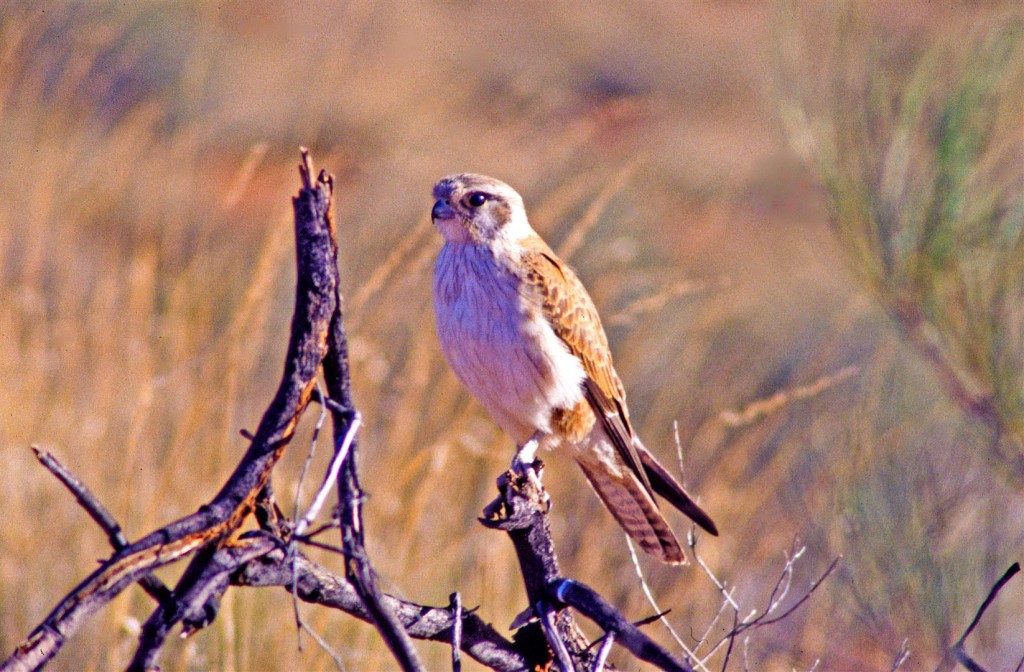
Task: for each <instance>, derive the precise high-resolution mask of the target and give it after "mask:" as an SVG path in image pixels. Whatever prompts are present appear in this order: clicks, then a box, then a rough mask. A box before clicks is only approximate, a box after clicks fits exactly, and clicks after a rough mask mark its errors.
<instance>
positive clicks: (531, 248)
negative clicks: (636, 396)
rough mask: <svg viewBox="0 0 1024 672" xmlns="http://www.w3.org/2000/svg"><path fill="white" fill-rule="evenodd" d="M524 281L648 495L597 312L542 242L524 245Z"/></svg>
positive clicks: (623, 394)
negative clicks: (580, 366)
mask: <svg viewBox="0 0 1024 672" xmlns="http://www.w3.org/2000/svg"><path fill="white" fill-rule="evenodd" d="M522 245H523V250H524V252H523V255H522V263H523V267H524V268H525V269H526V270H525V273H524V277H523V281H524V282H526V283H527V284H530V285H532V286H534V287H535V288H536V290H537V292H538V293H539V295H540V297H541V305H542V310H543V311H544V316H545V317H546V318H547V320H548V322H549V323H550V324H551V326H552V328H553V329H554V330H555V334H557V335H558V337H559V338H561V339H562V341H564V342H565V344H566V345H567V346H569V350H570V351H571V352H572V353H573V354H574V355H576V356H577V357H579V358H580V361H581V362H582V363H583V370H584V371H586V373H587V380H586V381H585V382H584V387H585V390H586V395H587V400H588V401H589V402H590V405H591V407H592V408H593V409H594V412H595V413H596V414H597V417H598V419H599V420H600V421H601V424H602V426H603V427H604V429H605V432H606V433H607V434H608V437H609V438H610V439H611V440H612V443H614V444H615V447H616V448H617V449H618V452H619V454H620V455H621V456H622V459H623V461H624V462H625V463H626V465H628V466H629V468H630V470H631V471H632V472H633V473H634V474H636V476H637V478H638V479H639V480H640V482H641V483H642V484H643V486H644V488H646V490H647V492H648V493H649V494H650V495H652V497H653V494H654V491H653V490H652V489H651V483H650V481H649V480H648V479H647V472H646V470H645V469H644V467H643V464H642V463H641V461H640V456H639V455H638V454H637V451H636V448H634V446H633V428H632V427H630V425H629V412H628V411H627V410H626V390H625V388H624V387H623V386H622V381H621V380H619V376H618V374H617V373H615V367H614V366H613V365H612V355H611V350H610V349H609V348H608V338H607V337H606V336H605V333H604V328H603V327H602V326H601V318H600V317H599V316H598V314H597V307H596V306H594V302H593V300H591V298H590V295H589V294H587V290H586V289H585V288H584V287H583V283H582V282H580V279H579V278H577V277H576V274H575V273H573V271H572V269H570V268H569V267H568V266H566V265H565V264H563V263H562V262H561V261H560V260H559V259H558V257H557V256H555V253H554V252H552V251H551V248H550V247H548V246H547V244H546V243H545V242H544V241H542V240H541V239H540V238H528V239H526V240H524V241H522Z"/></svg>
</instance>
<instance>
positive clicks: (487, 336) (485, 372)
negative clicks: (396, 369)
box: [431, 174, 718, 563]
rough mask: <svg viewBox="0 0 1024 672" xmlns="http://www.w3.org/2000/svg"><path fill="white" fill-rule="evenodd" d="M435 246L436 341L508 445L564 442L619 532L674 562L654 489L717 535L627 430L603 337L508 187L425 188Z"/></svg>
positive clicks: (524, 459) (592, 312)
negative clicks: (430, 194) (430, 196)
mask: <svg viewBox="0 0 1024 672" xmlns="http://www.w3.org/2000/svg"><path fill="white" fill-rule="evenodd" d="M434 198H435V199H436V202H435V203H434V209H433V211H432V213H431V214H432V218H433V220H434V224H435V225H436V226H437V228H438V229H440V231H441V233H442V234H444V237H445V244H444V248H443V249H442V250H441V253H440V255H439V256H438V258H437V264H436V266H435V267H434V310H435V313H436V315H437V331H438V335H439V337H440V340H441V347H442V349H443V350H444V353H445V356H446V357H447V359H448V362H449V364H451V367H452V369H453V370H454V371H455V374H456V376H458V378H459V380H461V381H462V383H463V384H464V385H465V386H466V387H467V388H468V389H469V391H470V392H471V393H472V394H473V396H475V397H476V398H477V399H478V400H479V401H480V403H481V404H483V406H484V408H486V409H487V410H488V411H489V412H490V414H491V416H492V417H493V418H494V420H495V422H497V423H498V425H499V426H501V428H502V429H503V430H504V431H505V432H507V433H508V434H509V435H510V436H511V437H512V438H513V439H514V440H515V441H516V444H517V445H518V446H519V451H518V453H517V455H516V459H515V460H513V468H514V469H517V470H520V471H523V470H528V469H530V467H531V465H532V464H533V460H534V455H535V453H536V451H537V449H538V448H539V447H545V448H555V447H561V448H567V449H569V450H571V451H572V456H573V457H574V458H575V460H576V462H577V463H578V464H579V465H580V467H581V468H582V469H583V473H584V474H585V475H586V477H587V480H588V481H590V484H591V485H592V486H593V487H594V490H596V491H597V494H598V495H599V496H600V498H601V501H603V502H604V504H605V506H606V507H608V510H609V511H610V512H611V514H612V515H613V516H614V517H615V520H617V521H618V522H619V525H621V526H622V529H624V530H625V531H626V533H627V534H629V536H630V537H632V538H633V539H635V540H636V541H637V543H639V544H640V546H641V548H643V549H644V550H645V551H647V552H648V553H650V554H652V555H654V556H657V557H658V558H660V559H661V560H663V561H665V562H668V563H683V562H685V560H686V557H685V555H684V553H683V549H682V546H681V545H680V544H679V541H678V539H676V536H675V534H673V533H672V530H671V528H669V526H668V523H667V522H666V521H665V518H664V516H662V514H661V511H660V510H659V509H658V505H657V503H656V502H655V500H654V493H657V494H659V495H661V496H662V497H664V498H665V499H666V500H668V501H669V502H670V503H671V504H672V505H673V506H675V507H676V508H677V509H679V510H680V511H682V512H683V513H685V514H686V515H687V516H689V517H690V518H691V519H693V521H694V522H695V523H697V524H698V525H700V526H701V527H702V528H704V529H705V530H707V531H708V532H710V533H711V534H714V535H717V534H718V530H717V528H716V527H715V524H714V522H712V520H711V518H710V517H709V516H708V515H707V514H706V513H704V511H703V510H702V509H701V508H700V507H699V506H697V504H696V503H695V502H694V501H693V499H691V498H690V496H689V495H688V494H687V493H686V491H685V490H684V489H683V488H682V486H681V485H679V483H678V482H677V481H676V480H675V479H674V478H673V477H672V475H671V474H670V473H669V472H668V471H667V470H666V469H665V468H664V467H663V466H661V464H659V463H658V461H657V460H655V459H654V456H653V455H651V453H650V452H648V451H647V449H646V448H645V447H644V445H643V443H641V441H640V438H639V437H638V436H637V435H636V434H635V433H634V432H633V428H632V427H631V426H630V423H629V411H628V409H627V408H626V393H625V390H624V389H623V386H622V381H620V380H619V376H618V374H616V373H615V368H614V366H612V356H611V351H610V350H609V349H608V339H607V337H606V336H605V333H604V329H603V328H602V327H601V320H600V318H599V317H598V314H597V309H596V308H595V307H594V302H593V301H592V300H591V298H590V295H589V294H587V291H586V289H584V287H583V283H581V282H580V280H579V278H577V277H576V274H575V273H574V272H573V271H572V269H571V268H569V267H568V266H567V265H566V264H565V263H563V262H562V261H561V260H560V259H559V258H558V257H557V256H556V255H555V253H554V252H552V251H551V248H550V247H548V246H547V244H546V243H545V242H544V241H543V240H541V238H540V236H538V235H537V233H536V232H535V231H534V230H533V229H532V228H531V227H530V224H529V222H528V221H527V218H526V209H525V207H524V206H523V199H522V198H521V197H520V196H519V194H518V193H516V191H515V190H514V189H512V188H511V187H510V186H508V185H507V184H505V183H503V182H500V181H498V180H495V179H493V178H490V177H485V176H483V175H474V174H460V175H451V176H449V177H446V178H444V179H442V180H441V181H440V182H438V183H437V185H436V186H435V187H434Z"/></svg>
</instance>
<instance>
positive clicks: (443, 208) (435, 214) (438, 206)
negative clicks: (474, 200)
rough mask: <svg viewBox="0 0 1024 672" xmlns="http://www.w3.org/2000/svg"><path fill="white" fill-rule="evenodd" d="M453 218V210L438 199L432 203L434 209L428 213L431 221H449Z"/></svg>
mask: <svg viewBox="0 0 1024 672" xmlns="http://www.w3.org/2000/svg"><path fill="white" fill-rule="evenodd" d="M454 216H455V210H454V208H452V206H450V205H448V204H447V203H445V202H444V201H443V200H440V199H439V200H438V201H437V203H434V209H433V210H431V211H430V218H431V219H451V218H452V217H454Z"/></svg>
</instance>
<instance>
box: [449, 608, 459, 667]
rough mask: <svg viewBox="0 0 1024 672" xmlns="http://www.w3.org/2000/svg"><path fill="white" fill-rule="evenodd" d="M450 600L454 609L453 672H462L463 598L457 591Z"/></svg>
mask: <svg viewBox="0 0 1024 672" xmlns="http://www.w3.org/2000/svg"><path fill="white" fill-rule="evenodd" d="M448 599H449V604H450V606H451V609H452V672H462V656H461V651H462V596H461V595H459V593H458V592H457V591H456V592H454V593H452V594H451V596H450V597H449V598H448Z"/></svg>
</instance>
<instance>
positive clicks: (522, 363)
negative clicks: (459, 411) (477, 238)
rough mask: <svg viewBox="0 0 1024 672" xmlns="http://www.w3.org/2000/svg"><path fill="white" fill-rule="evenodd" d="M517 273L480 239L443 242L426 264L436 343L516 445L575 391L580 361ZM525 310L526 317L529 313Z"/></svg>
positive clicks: (544, 425) (576, 396)
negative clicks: (434, 259) (429, 264)
mask: <svg viewBox="0 0 1024 672" xmlns="http://www.w3.org/2000/svg"><path fill="white" fill-rule="evenodd" d="M519 284H520V283H519V279H518V278H517V277H516V276H515V275H514V274H512V273H510V272H508V271H507V270H505V269H503V268H501V267H500V262H499V261H497V260H496V259H495V257H494V256H493V255H492V254H491V252H490V251H489V250H488V249H487V248H486V247H483V246H480V247H477V246H475V245H472V244H461V243H451V242H449V243H446V244H445V246H444V248H443V249H442V250H441V253H440V255H439V256H438V258H437V264H436V266H435V267H434V310H435V313H436V316H437V333H438V337H439V338H440V341H441V347H442V349H443V350H444V353H445V356H446V357H447V358H448V362H449V364H450V365H451V367H452V369H453V370H454V371H455V375H456V376H458V378H459V380H461V381H462V383H463V384H464V385H465V386H466V388H467V389H468V390H469V391H470V392H471V393H472V394H473V396H475V397H476V398H477V399H478V400H479V401H480V403H481V404H483V406H484V407H485V408H486V409H487V410H488V412H490V414H491V416H492V417H493V418H494V420H495V422H497V423H498V425H499V426H500V427H501V428H502V429H503V430H504V431H505V432H506V433H508V434H509V435H510V436H511V437H512V438H513V439H515V441H516V443H518V444H520V445H522V444H523V443H524V442H525V441H527V440H528V439H529V438H530V437H531V436H532V435H533V434H534V432H536V431H537V430H541V431H543V432H545V433H548V432H550V431H551V426H550V418H551V411H552V410H553V409H555V408H571V407H572V406H574V405H575V404H576V403H578V402H579V401H580V400H581V399H582V398H583V389H582V385H581V384H582V381H583V378H584V375H585V374H584V371H583V366H582V364H581V363H580V361H579V359H578V358H577V357H576V356H575V355H573V354H572V353H571V352H569V349H568V347H567V346H566V345H565V343H563V342H562V340H561V339H560V338H558V336H557V335H556V334H555V332H554V331H553V330H552V329H551V326H550V325H549V324H548V323H547V322H546V321H545V320H544V319H543V317H542V316H541V312H540V306H539V305H530V304H531V302H532V303H536V300H535V299H534V300H532V301H531V300H530V299H527V298H525V297H523V296H522V295H521V292H520V287H519ZM529 315H533V316H534V317H532V318H529V317H528V316H529Z"/></svg>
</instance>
